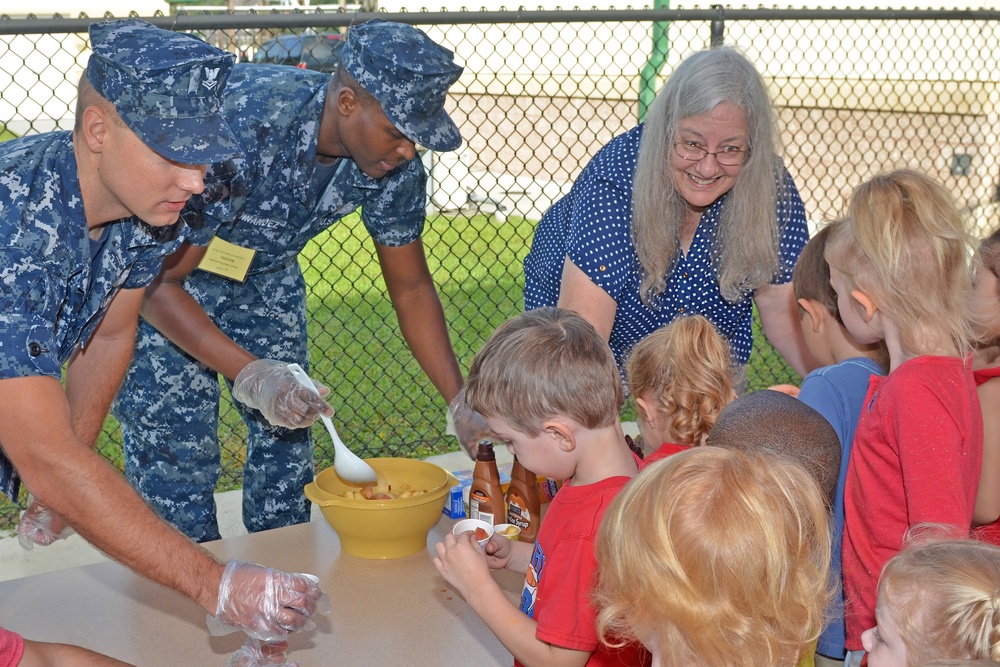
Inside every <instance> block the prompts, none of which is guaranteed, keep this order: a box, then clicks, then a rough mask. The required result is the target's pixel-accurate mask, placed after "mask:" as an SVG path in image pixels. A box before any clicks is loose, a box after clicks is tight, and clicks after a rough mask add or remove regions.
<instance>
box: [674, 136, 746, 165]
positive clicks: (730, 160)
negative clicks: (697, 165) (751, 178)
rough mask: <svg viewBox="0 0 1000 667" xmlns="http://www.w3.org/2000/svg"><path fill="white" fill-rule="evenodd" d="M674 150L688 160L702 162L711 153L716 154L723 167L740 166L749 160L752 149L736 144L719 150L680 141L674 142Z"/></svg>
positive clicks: (717, 160)
mask: <svg viewBox="0 0 1000 667" xmlns="http://www.w3.org/2000/svg"><path fill="white" fill-rule="evenodd" d="M674 152H675V153H677V155H679V156H680V157H682V158H684V159H685V160H687V161H688V162H700V161H702V160H704V159H705V158H707V157H708V156H709V155H714V156H715V161H716V162H718V163H719V164H720V165H722V166H723V167H738V166H739V165H741V164H743V163H744V162H746V161H747V157H748V156H749V155H750V151H748V150H743V149H742V148H737V147H736V146H723V147H722V148H720V149H719V150H717V151H710V150H708V149H707V148H705V147H704V146H700V145H698V144H696V143H694V142H693V141H678V142H676V143H675V144H674Z"/></svg>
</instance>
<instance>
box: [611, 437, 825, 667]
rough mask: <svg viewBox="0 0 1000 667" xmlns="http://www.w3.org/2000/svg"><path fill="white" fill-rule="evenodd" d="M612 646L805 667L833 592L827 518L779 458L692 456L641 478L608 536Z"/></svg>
mask: <svg viewBox="0 0 1000 667" xmlns="http://www.w3.org/2000/svg"><path fill="white" fill-rule="evenodd" d="M596 556H597V563H598V573H599V577H598V582H597V585H596V588H595V592H594V602H595V607H596V608H597V609H598V617H597V629H598V633H599V636H600V637H601V640H602V641H604V642H605V643H607V644H609V645H612V646H614V645H618V644H619V643H624V642H627V641H630V640H638V641H642V642H644V643H646V644H647V646H648V647H649V648H650V649H651V650H653V651H654V653H656V654H657V657H658V658H659V659H660V660H661V664H663V665H665V666H667V667H681V666H686V665H700V666H703V667H706V666H707V667H716V666H717V667H760V665H770V666H774V667H778V666H780V667H794V665H796V664H797V663H798V661H799V659H800V658H801V657H802V655H803V654H804V653H805V652H806V651H807V650H809V647H810V645H811V643H812V642H814V641H815V640H816V638H817V637H818V636H819V634H820V632H821V631H822V629H823V622H824V609H825V608H826V604H827V601H828V600H829V599H830V595H831V580H830V578H829V568H830V535H829V531H828V527H827V509H826V503H825V502H824V500H823V498H822V496H821V494H820V490H819V487H818V486H817V484H816V482H815V481H814V480H813V478H812V476H810V475H809V474H808V473H806V472H805V471H804V470H803V469H802V467H801V466H799V465H798V464H797V463H795V462H793V461H790V460H788V459H787V458H785V457H781V456H778V455H775V454H767V453H744V452H738V451H732V450H725V449H720V448H718V447H711V446H704V447H696V448H694V449H689V450H687V451H684V452H681V453H679V454H674V455H673V456H670V457H668V458H666V459H664V460H662V461H658V462H656V463H654V464H652V465H650V466H649V467H647V468H645V469H644V470H642V471H641V472H640V473H639V474H638V475H637V476H636V477H635V478H634V479H633V480H632V481H631V482H629V484H627V485H626V486H625V488H624V489H622V491H621V492H620V493H619V494H618V495H617V496H616V497H615V499H614V501H612V503H611V505H610V506H609V507H608V510H607V511H606V513H605V515H604V519H603V521H602V523H601V527H600V530H599V531H598V534H597V544H596Z"/></svg>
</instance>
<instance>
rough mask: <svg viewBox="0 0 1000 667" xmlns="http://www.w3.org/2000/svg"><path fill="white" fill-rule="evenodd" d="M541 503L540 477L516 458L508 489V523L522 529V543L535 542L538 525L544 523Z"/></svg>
mask: <svg viewBox="0 0 1000 667" xmlns="http://www.w3.org/2000/svg"><path fill="white" fill-rule="evenodd" d="M541 505H542V504H541V501H540V500H539V497H538V475H536V474H535V473H533V472H531V471H530V470H528V469H527V468H525V467H524V466H523V465H521V462H520V461H518V460H517V457H516V456H515V457H514V465H513V467H512V468H511V471H510V486H508V487H507V523H512V524H514V525H515V526H517V527H518V528H520V529H521V536H520V537H519V538H518V539H519V540H520V541H521V542H534V541H535V536H536V535H538V524H540V523H541V522H542V516H541Z"/></svg>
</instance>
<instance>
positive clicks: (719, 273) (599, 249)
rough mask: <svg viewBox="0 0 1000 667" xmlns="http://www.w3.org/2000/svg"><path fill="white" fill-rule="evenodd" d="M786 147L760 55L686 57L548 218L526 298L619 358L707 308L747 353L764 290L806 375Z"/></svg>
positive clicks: (774, 326)
mask: <svg viewBox="0 0 1000 667" xmlns="http://www.w3.org/2000/svg"><path fill="white" fill-rule="evenodd" d="M777 146H778V131H777V129H776V122H775V117H774V113H773V111H772V108H771V101H770V98H769V96H768V93H767V88H766V86H765V85H764V81H763V79H762V78H761V76H760V74H759V73H758V72H757V70H756V69H755V68H754V66H753V64H751V63H750V61H749V60H747V59H746V57H744V56H743V55H741V54H740V53H738V52H737V51H734V50H733V49H729V48H724V47H723V48H716V49H712V50H709V51H700V52H697V53H694V54H692V55H690V56H688V57H687V58H685V59H684V60H683V61H682V62H681V63H680V65H678V66H677V68H676V69H675V70H674V72H673V73H672V74H671V75H670V77H669V78H668V79H667V82H666V83H665V84H664V86H663V89H662V90H661V91H660V93H659V94H658V95H657V98H656V100H655V102H654V103H653V105H652V106H651V107H650V111H649V117H648V119H647V120H646V121H645V122H644V123H641V124H639V126H637V127H636V128H634V129H632V130H631V131H629V132H626V133H625V134H623V135H620V136H618V137H616V138H615V139H613V140H612V141H611V142H610V143H609V144H607V145H606V146H604V148H602V149H601V150H600V151H599V152H598V154H597V155H596V156H594V158H593V160H591V162H590V163H589V164H588V165H587V167H586V168H585V169H584V170H583V172H582V173H581V174H580V176H579V178H578V179H577V181H576V182H575V183H574V185H573V188H572V190H571V191H570V192H569V194H568V195H566V196H565V197H564V198H563V199H561V200H559V201H558V202H556V203H555V204H554V205H553V206H552V208H551V209H549V211H548V212H547V213H546V214H545V215H544V216H543V217H542V220H541V222H540V223H539V224H538V228H537V230H536V231H535V238H534V241H533V243H532V248H531V252H530V253H529V254H528V257H527V258H526V259H525V262H524V272H525V290H524V301H525V308H526V309H528V310H530V309H533V308H538V307H541V306H554V305H558V306H559V307H561V308H568V309H571V310H575V311H577V312H578V313H579V314H580V315H582V316H583V317H584V318H585V319H586V320H588V321H589V322H590V323H591V324H593V325H594V327H595V328H596V329H597V330H598V332H600V333H601V335H602V336H604V337H605V339H607V340H608V342H609V344H610V346H611V349H612V350H613V351H614V354H615V358H616V360H617V361H618V364H619V366H621V365H622V363H623V362H624V359H625V358H626V356H627V354H628V351H629V350H630V349H631V348H632V346H633V345H635V343H637V342H638V341H639V340H641V339H642V338H644V337H645V336H646V335H648V334H650V333H652V332H653V331H654V330H656V329H657V328H659V327H662V326H665V325H667V324H669V323H670V322H671V321H673V320H674V319H675V318H677V317H682V316H686V315H694V314H700V315H703V316H705V317H706V318H707V319H708V320H709V321H711V322H712V324H714V325H715V327H716V328H717V329H718V330H719V332H720V333H722V335H723V336H725V337H726V338H727V339H728V340H729V343H730V346H731V347H732V350H733V357H734V361H735V362H737V363H738V364H740V365H745V364H746V363H747V360H748V359H749V357H750V351H751V348H752V346H753V334H752V329H751V325H752V322H753V308H752V303H753V302H755V303H756V304H757V308H758V310H759V312H760V318H761V323H762V325H763V329H764V334H765V335H766V336H767V338H768V340H769V341H770V342H771V343H772V345H774V347H775V348H776V349H777V350H778V352H779V353H781V355H782V356H783V357H784V358H785V359H786V360H787V361H788V362H789V363H790V364H791V366H792V367H793V368H794V369H795V371H796V372H798V373H799V374H800V375H803V376H804V375H805V374H806V373H807V372H808V371H809V370H811V369H812V368H813V367H814V366H816V363H815V360H814V359H813V358H812V356H811V355H810V354H809V352H808V350H807V349H806V348H805V345H804V343H803V340H802V334H801V331H800V328H799V324H798V313H797V308H796V304H795V297H794V295H793V293H792V283H791V279H792V268H793V267H794V266H795V261H796V259H797V258H798V256H799V253H800V252H801V251H802V248H803V246H804V245H805V243H806V241H807V240H808V231H807V228H806V217H805V209H804V208H803V206H802V200H801V199H800V198H799V194H798V191H797V190H796V188H795V184H794V183H793V182H792V178H791V176H790V175H789V174H788V172H787V171H786V170H785V168H784V166H783V164H782V162H781V159H780V158H779V157H778V156H777Z"/></svg>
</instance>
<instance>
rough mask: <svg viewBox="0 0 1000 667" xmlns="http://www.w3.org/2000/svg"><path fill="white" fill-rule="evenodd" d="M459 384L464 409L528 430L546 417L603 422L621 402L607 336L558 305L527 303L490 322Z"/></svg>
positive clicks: (607, 421)
mask: <svg viewBox="0 0 1000 667" xmlns="http://www.w3.org/2000/svg"><path fill="white" fill-rule="evenodd" d="M465 391H466V402H467V403H468V405H469V407H470V408H472V409H473V410H475V411H476V412H478V413H479V414H481V415H483V416H484V417H487V418H489V417H498V418H500V419H503V420H505V421H507V422H508V423H509V424H510V425H511V426H513V427H514V428H515V429H517V430H518V431H520V432H522V433H527V434H530V435H535V434H537V433H539V432H541V430H542V424H543V423H544V422H545V420H546V419H549V418H551V417H554V416H565V417H570V418H572V419H574V420H576V421H577V422H578V423H579V424H581V425H582V426H584V427H586V428H590V429H596V428H601V427H604V426H610V425H611V424H613V423H615V421H616V420H617V419H618V417H619V411H620V410H621V407H622V403H623V401H624V389H623V388H622V382H621V375H620V374H619V372H618V365H617V364H616V363H615V357H614V355H613V354H612V352H611V348H610V347H608V343H607V341H605V340H604V339H602V338H601V336H600V334H598V333H597V330H596V329H594V327H593V326H592V325H591V324H590V323H589V322H587V321H586V320H585V319H583V318H582V317H580V316H579V315H577V314H576V313H575V312H573V311H570V310H563V309H560V308H537V309H535V310H529V311H528V312H526V313H522V314H521V315H518V316H516V317H513V318H511V319H509V320H507V321H506V322H504V323H503V324H501V325H500V326H499V327H497V329H496V331H494V332H493V335H491V336H490V338H489V340H487V341H486V343H485V344H484V345H483V347H482V348H481V349H480V350H479V352H477V353H476V356H475V358H473V360H472V365H471V366H470V367H469V377H468V379H467V380H466V383H465Z"/></svg>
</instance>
